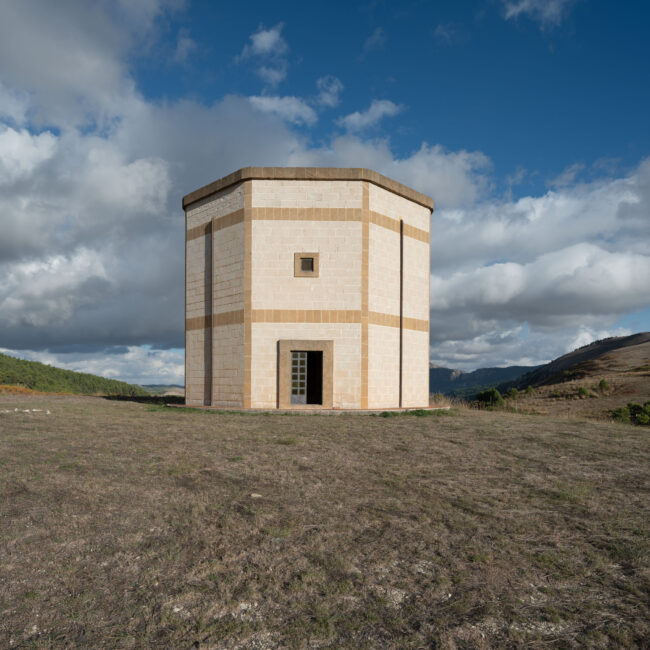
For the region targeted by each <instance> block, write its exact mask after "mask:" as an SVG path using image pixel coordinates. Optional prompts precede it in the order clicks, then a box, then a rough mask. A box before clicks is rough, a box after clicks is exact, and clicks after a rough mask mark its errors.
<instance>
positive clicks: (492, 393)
mask: <svg viewBox="0 0 650 650" xmlns="http://www.w3.org/2000/svg"><path fill="white" fill-rule="evenodd" d="M476 399H477V400H478V402H479V404H480V405H481V406H488V407H492V408H494V407H496V406H503V404H504V401H503V397H502V395H501V393H500V392H499V391H498V390H497V389H496V388H490V389H489V390H484V391H483V392H482V393H479V394H478V395H477V396H476Z"/></svg>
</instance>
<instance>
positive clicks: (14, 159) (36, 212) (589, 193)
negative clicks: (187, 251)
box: [0, 0, 650, 383]
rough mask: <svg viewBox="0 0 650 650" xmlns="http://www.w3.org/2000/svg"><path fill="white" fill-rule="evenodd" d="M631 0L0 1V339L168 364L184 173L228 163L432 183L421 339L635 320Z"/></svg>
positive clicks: (520, 342)
mask: <svg viewBox="0 0 650 650" xmlns="http://www.w3.org/2000/svg"><path fill="white" fill-rule="evenodd" d="M649 14H650V8H649V7H648V5H647V3H644V2H640V1H639V2H636V1H630V2H625V3H612V2H605V1H597V0H575V1H574V0H475V1H473V2H469V1H467V2H445V3H442V2H421V1H414V2H403V3H399V4H397V3H389V2H362V3H358V4H354V3H349V2H346V3H343V2H329V3H327V4H326V5H323V4H318V3H305V2H276V3H261V2H241V3H237V4H234V3H214V2H190V1H187V2H182V1H181V0H130V1H127V0H123V1H114V2H109V1H108V0H105V1H103V0H96V1H95V2H81V1H79V2H77V1H74V0H63V1H61V2H57V3H51V2H46V1H42V2H37V1H34V0H27V1H25V2H20V3H3V5H2V7H0V187H1V188H2V191H0V204H1V208H2V209H1V210H0V226H1V227H2V230H1V232H2V233H3V235H2V237H0V348H1V349H3V350H7V351H9V352H10V353H12V354H16V355H19V356H23V357H26V358H33V359H39V360H43V361H47V362H49V363H53V364H56V365H60V366H63V367H69V368H74V369H80V370H85V371H89V372H96V373H98V374H103V375H106V376H113V377H120V378H124V379H127V380H131V381H138V382H142V383H153V382H165V383H171V382H175V383H182V380H183V377H182V370H183V356H182V355H183V351H182V341H183V245H182V237H183V231H182V227H183V219H182V211H181V210H180V199H181V196H182V195H183V194H185V193H187V192H189V191H191V190H193V189H195V188H197V187H199V186H201V185H203V184H205V183H207V182H210V181H212V180H215V179H216V178H218V177H220V176H222V175H225V174H227V173H229V172H230V171H233V170H235V169H237V168H239V167H242V166H245V165H334V166H351V167H360V166H363V167H371V168H374V169H377V171H380V172H382V173H384V174H387V175H388V176H391V177H394V178H396V179H398V180H400V181H402V182H404V183H407V184H409V185H411V186H413V187H415V188H416V189H419V190H421V191H423V192H425V193H427V194H429V195H431V196H433V197H434V199H435V201H436V211H435V213H434V215H433V221H432V232H433V237H432V268H431V274H432V282H431V286H432V295H431V305H432V311H431V359H432V361H433V362H435V363H437V364H441V365H447V366H451V367H459V368H463V369H473V368H476V367H484V366H489V365H508V364H514V363H518V364H520V363H523V364H532V363H540V362H543V361H547V360H549V359H551V358H553V357H555V356H557V355H559V354H562V353H564V352H566V351H568V350H569V349H572V348H573V347H576V346H577V345H582V344H584V343H586V342H588V341H590V340H593V339H595V338H601V337H603V336H609V335H613V334H626V333H630V332H633V331H640V330H650V160H649V159H648V156H649V155H650V129H649V128H648V118H647V115H648V112H649V111H648V109H649V107H650V79H649V76H650V74H649V72H648V71H649V69H650V66H649V64H650V45H649V39H648V38H647V25H648V22H649V21H648V18H649Z"/></svg>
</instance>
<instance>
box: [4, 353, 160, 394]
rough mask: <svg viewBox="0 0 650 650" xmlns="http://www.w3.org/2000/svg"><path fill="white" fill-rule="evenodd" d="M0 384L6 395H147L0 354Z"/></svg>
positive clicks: (114, 382) (123, 385)
mask: <svg viewBox="0 0 650 650" xmlns="http://www.w3.org/2000/svg"><path fill="white" fill-rule="evenodd" d="M0 384H2V385H5V386H6V389H5V391H6V392H15V391H14V390H12V387H14V386H18V387H23V388H28V389H30V390H33V391H41V392H46V393H73V394H80V395H131V396H138V395H141V396H144V395H148V393H147V391H145V390H144V389H143V388H141V387H140V386H134V385H132V384H127V383H125V382H123V381H117V380H115V379H105V378H104V377H98V376H96V375H90V374H87V373H83V372H74V371H72V370H63V369H61V368H55V367H53V366H48V365H46V364H44V363H39V362H37V361H25V360H24V359H16V358H15V357H10V356H8V355H6V354H0Z"/></svg>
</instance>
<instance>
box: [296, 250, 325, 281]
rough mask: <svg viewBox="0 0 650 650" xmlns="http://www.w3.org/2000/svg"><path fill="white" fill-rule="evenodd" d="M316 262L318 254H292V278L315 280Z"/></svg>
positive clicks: (316, 275) (316, 274)
mask: <svg viewBox="0 0 650 650" xmlns="http://www.w3.org/2000/svg"><path fill="white" fill-rule="evenodd" d="M318 261H319V260H318V253H294V255H293V276H294V277H295V278H317V277H318V271H319V269H318Z"/></svg>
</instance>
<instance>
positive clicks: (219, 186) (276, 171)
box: [183, 167, 433, 211]
mask: <svg viewBox="0 0 650 650" xmlns="http://www.w3.org/2000/svg"><path fill="white" fill-rule="evenodd" d="M247 180H294V181H367V182H369V183H373V185H377V186H379V187H383V188H384V189H386V190H388V191H389V192H393V193H394V194H397V195H398V196H402V197H404V198H405V199H408V200H409V201H413V202H414V203H419V204H420V205H422V206H424V207H425V208H429V210H431V211H433V199H432V198H430V197H428V196H426V195H425V194H421V193H420V192H417V191H416V190H414V189H411V188H410V187H408V186H407V185H402V183H398V182H397V181H394V180H393V179H392V178H388V177H387V176H384V175H382V174H378V173H377V172H375V171H373V170H372V169H363V168H360V167H243V168H242V169H238V170H237V171H236V172H233V173H232V174H228V176H224V177H223V178H220V179H219V180H216V181H214V182H213V183H210V184H208V185H205V186H203V187H201V188H199V189H198V190H195V191H194V192H190V193H189V194H187V195H186V196H184V197H183V209H184V210H187V208H188V207H189V206H190V205H192V203H196V202H197V201H200V200H201V199H204V198H205V197H207V196H210V194H215V193H216V192H221V190H224V189H226V188H227V187H230V186H231V185H236V184H237V183H241V182H242V181H247Z"/></svg>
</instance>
